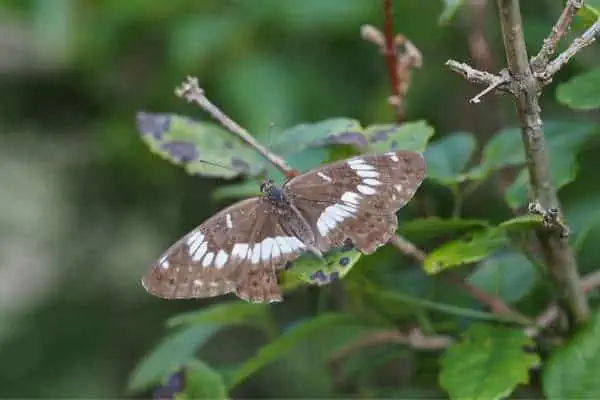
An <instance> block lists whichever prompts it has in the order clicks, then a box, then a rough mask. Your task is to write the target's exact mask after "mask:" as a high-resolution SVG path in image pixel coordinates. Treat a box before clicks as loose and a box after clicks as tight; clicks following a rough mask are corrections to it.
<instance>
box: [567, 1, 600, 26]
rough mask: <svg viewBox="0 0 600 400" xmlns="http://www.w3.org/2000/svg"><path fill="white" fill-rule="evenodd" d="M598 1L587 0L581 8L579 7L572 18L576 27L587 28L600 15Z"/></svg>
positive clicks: (599, 3) (599, 2)
mask: <svg viewBox="0 0 600 400" xmlns="http://www.w3.org/2000/svg"><path fill="white" fill-rule="evenodd" d="M598 10H600V1H598V0H587V1H586V2H585V4H584V6H583V7H582V8H580V9H579V11H578V12H577V14H575V18H574V24H573V25H574V27H575V28H576V29H588V28H589V27H591V26H592V25H593V24H594V22H596V21H597V20H598V18H599V17H600V12H599V11H598Z"/></svg>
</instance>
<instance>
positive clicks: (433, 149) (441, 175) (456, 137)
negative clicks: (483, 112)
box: [425, 132, 476, 185]
mask: <svg viewBox="0 0 600 400" xmlns="http://www.w3.org/2000/svg"><path fill="white" fill-rule="evenodd" d="M475 145H476V143H475V138H474V137H473V135H472V134H471V133H467V132H457V133H453V134H450V135H448V136H445V137H443V138H442V139H440V140H436V141H435V142H433V143H431V145H430V146H429V147H428V148H427V150H426V151H425V160H427V177H428V178H430V179H433V180H435V181H437V182H439V183H441V184H443V185H454V184H457V183H460V182H463V181H465V180H466V179H467V178H468V176H467V175H466V174H464V173H463V170H464V168H465V167H466V165H467V163H468V162H469V160H470V159H471V156H472V155H473V151H474V150H475Z"/></svg>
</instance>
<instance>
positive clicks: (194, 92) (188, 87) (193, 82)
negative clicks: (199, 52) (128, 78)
mask: <svg viewBox="0 0 600 400" xmlns="http://www.w3.org/2000/svg"><path fill="white" fill-rule="evenodd" d="M175 94H177V96H179V97H182V98H184V99H185V100H187V101H188V102H190V103H191V102H195V103H197V104H198V105H199V106H200V107H201V108H202V109H203V110H205V111H206V112H208V113H209V114H210V115H211V116H212V117H213V118H214V119H216V120H217V121H218V122H219V123H220V124H221V125H223V127H225V128H226V129H227V130H229V131H230V132H231V133H233V134H234V135H236V136H238V137H239V138H240V139H242V140H243V141H244V142H246V144H248V146H250V147H252V148H253V149H254V150H256V151H257V152H258V153H259V154H260V155H261V156H263V157H264V158H265V159H266V160H267V161H268V162H270V163H271V164H273V165H274V166H276V167H277V168H279V170H280V171H281V172H283V174H284V175H286V176H287V177H293V176H296V175H297V174H298V172H297V171H296V170H294V169H293V168H292V167H290V166H289V165H287V163H286V162H285V160H284V159H283V158H281V157H279V156H277V155H275V154H273V153H271V152H270V151H269V150H267V149H266V148H265V147H263V145H261V144H260V143H259V142H258V141H256V140H255V139H254V137H252V135H250V133H248V131H247V130H245V129H244V128H242V127H241V126H239V125H238V124H237V123H236V122H235V121H234V120H232V119H231V118H229V117H228V116H227V115H226V114H225V113H223V112H222V111H221V110H220V109H219V108H218V107H217V106H215V105H214V104H213V103H212V102H211V101H210V100H209V99H208V98H207V97H206V96H205V94H204V90H202V89H201V88H200V87H199V86H198V79H196V78H192V77H190V76H188V77H187V79H186V80H185V81H184V82H183V83H182V84H181V86H179V87H178V88H177V89H175Z"/></svg>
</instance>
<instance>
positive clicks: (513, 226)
mask: <svg viewBox="0 0 600 400" xmlns="http://www.w3.org/2000/svg"><path fill="white" fill-rule="evenodd" d="M542 222H543V218H542V217H541V216H540V215H521V216H518V217H515V218H512V219H509V220H506V221H504V222H501V223H500V224H499V225H498V227H499V228H502V229H506V230H507V231H513V232H515V231H529V230H532V229H535V228H538V227H539V226H540V225H541V224H542Z"/></svg>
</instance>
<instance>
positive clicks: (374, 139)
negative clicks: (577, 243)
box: [365, 121, 435, 153]
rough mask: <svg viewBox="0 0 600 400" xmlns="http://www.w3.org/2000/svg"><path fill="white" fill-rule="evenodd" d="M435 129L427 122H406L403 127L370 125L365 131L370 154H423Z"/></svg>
mask: <svg viewBox="0 0 600 400" xmlns="http://www.w3.org/2000/svg"><path fill="white" fill-rule="evenodd" d="M434 132H435V131H434V129H433V127H431V126H430V125H428V124H427V122H425V121H414V122H405V123H403V124H401V125H370V126H368V127H367V128H366V129H365V135H366V137H367V138H368V141H369V145H368V147H367V150H368V151H369V152H373V153H375V152H382V151H390V150H413V151H416V152H419V153H423V152H424V151H425V149H426V148H427V143H428V142H429V139H431V137H432V136H433V134H434Z"/></svg>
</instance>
